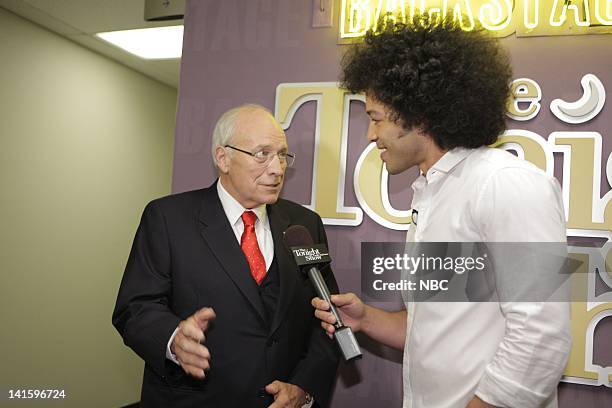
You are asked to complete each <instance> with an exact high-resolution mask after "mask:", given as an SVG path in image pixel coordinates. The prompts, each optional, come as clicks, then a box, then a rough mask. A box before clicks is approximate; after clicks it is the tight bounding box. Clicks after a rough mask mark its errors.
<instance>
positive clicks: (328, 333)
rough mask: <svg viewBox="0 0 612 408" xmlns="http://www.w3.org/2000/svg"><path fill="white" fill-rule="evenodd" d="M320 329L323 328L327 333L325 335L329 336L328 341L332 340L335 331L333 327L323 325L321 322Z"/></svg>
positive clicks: (326, 324) (327, 324)
mask: <svg viewBox="0 0 612 408" xmlns="http://www.w3.org/2000/svg"><path fill="white" fill-rule="evenodd" d="M321 327H322V328H323V330H325V331H326V332H327V335H328V336H329V338H330V339H331V338H333V335H334V332H335V331H336V328H335V327H334V325H332V324H329V323H325V322H321Z"/></svg>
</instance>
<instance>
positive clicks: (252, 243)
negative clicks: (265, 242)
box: [240, 211, 266, 285]
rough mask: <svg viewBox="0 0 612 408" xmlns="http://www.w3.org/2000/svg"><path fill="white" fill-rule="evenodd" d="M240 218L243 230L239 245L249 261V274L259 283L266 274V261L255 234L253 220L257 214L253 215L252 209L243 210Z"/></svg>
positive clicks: (255, 219)
mask: <svg viewBox="0 0 612 408" xmlns="http://www.w3.org/2000/svg"><path fill="white" fill-rule="evenodd" d="M241 218H242V222H243V223H244V232H243V233H242V237H240V247H241V248H242V252H244V255H245V256H246V259H247V262H248V263H249V268H250V269H251V275H252V276H253V279H255V282H257V284H258V285H259V284H260V283H261V281H262V280H263V278H264V277H265V276H266V261H265V259H264V257H263V254H262V253H261V250H260V249H259V244H258V243H257V235H255V221H257V215H255V213H254V212H253V211H245V212H243V213H242V217H241Z"/></svg>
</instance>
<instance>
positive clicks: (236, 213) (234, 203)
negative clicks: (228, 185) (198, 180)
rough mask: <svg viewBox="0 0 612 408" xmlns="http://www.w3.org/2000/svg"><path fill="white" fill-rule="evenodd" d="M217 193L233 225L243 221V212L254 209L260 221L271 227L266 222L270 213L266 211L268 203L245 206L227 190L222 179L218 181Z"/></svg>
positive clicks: (266, 226)
mask: <svg viewBox="0 0 612 408" xmlns="http://www.w3.org/2000/svg"><path fill="white" fill-rule="evenodd" d="M217 194H218V195H219V200H221V206H222V207H223V211H224V212H225V215H226V217H227V219H228V220H229V222H230V224H231V225H236V223H237V222H242V220H241V218H240V217H242V213H243V212H245V211H253V212H254V213H255V215H257V219H258V220H259V222H260V223H261V224H262V225H263V226H264V227H265V228H266V229H268V228H269V224H268V223H267V222H266V218H267V216H268V213H267V212H266V205H265V204H262V205H260V206H258V207H255V208H250V209H246V208H244V207H243V206H242V205H241V204H240V203H239V202H238V200H236V199H235V198H234V197H232V195H231V194H230V193H228V192H227V190H226V189H225V187H223V184H222V183H221V179H219V180H218V181H217Z"/></svg>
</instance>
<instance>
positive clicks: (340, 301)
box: [331, 293, 356, 307]
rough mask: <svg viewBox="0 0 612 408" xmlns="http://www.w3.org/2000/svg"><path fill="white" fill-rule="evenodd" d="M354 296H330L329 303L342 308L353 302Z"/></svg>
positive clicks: (343, 294)
mask: <svg viewBox="0 0 612 408" xmlns="http://www.w3.org/2000/svg"><path fill="white" fill-rule="evenodd" d="M355 299H356V296H355V294H354V293H342V294H340V295H331V301H332V303H333V304H334V305H336V306H338V307H342V306H344V305H348V304H350V303H353V302H355Z"/></svg>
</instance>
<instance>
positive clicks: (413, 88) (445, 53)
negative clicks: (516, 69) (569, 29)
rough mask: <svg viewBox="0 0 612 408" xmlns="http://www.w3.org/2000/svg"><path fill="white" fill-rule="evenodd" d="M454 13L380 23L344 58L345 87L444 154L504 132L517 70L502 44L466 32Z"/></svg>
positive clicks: (478, 30) (488, 140)
mask: <svg viewBox="0 0 612 408" xmlns="http://www.w3.org/2000/svg"><path fill="white" fill-rule="evenodd" d="M452 15H453V13H448V17H446V18H444V19H439V20H437V21H434V20H433V19H430V18H428V17H427V16H423V15H420V16H419V15H416V16H415V17H414V19H413V20H410V19H409V20H408V21H407V22H406V23H403V22H400V20H399V19H398V20H397V22H391V21H388V20H387V21H386V22H384V25H383V24H382V23H381V24H379V26H381V27H383V28H382V29H381V30H380V31H379V32H373V31H372V30H370V31H368V33H367V34H366V37H365V41H364V44H357V45H354V46H352V47H351V48H350V49H349V50H348V51H347V53H346V54H345V55H344V57H343V59H342V75H341V78H340V81H341V83H342V85H343V86H344V87H345V88H347V89H349V90H350V91H351V92H355V93H358V92H366V93H368V94H370V95H372V96H373V97H374V98H376V99H377V100H378V101H379V102H382V103H383V104H384V105H386V106H387V107H389V108H391V111H392V115H393V117H392V119H393V120H394V121H396V123H398V124H400V125H401V126H402V127H404V128H405V129H411V128H413V127H414V126H422V127H423V130H424V131H425V132H426V133H427V134H429V135H430V136H431V137H432V138H433V140H434V142H435V143H436V144H437V145H438V146H439V147H441V148H443V149H452V148H454V147H468V148H476V147H480V146H484V145H489V144H492V143H494V142H495V141H496V140H497V137H498V136H499V134H500V133H502V132H503V131H504V129H505V122H504V115H505V112H506V102H507V100H508V98H509V96H510V88H509V83H510V80H511V76H512V68H511V65H510V61H509V58H508V56H507V54H506V53H505V51H504V50H503V49H502V48H501V47H500V46H499V44H498V42H497V40H495V39H493V38H491V37H490V36H488V35H487V33H486V32H485V31H484V30H483V29H482V28H479V27H476V28H475V29H474V30H472V31H464V30H463V29H461V27H460V26H459V24H458V23H457V22H456V21H455V20H454V19H453V17H452Z"/></svg>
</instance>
